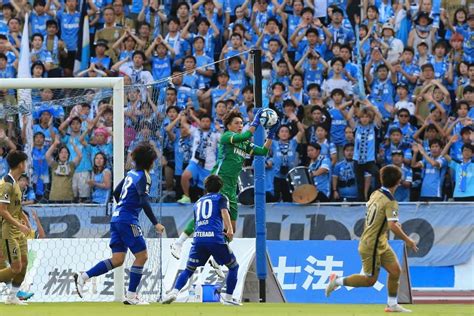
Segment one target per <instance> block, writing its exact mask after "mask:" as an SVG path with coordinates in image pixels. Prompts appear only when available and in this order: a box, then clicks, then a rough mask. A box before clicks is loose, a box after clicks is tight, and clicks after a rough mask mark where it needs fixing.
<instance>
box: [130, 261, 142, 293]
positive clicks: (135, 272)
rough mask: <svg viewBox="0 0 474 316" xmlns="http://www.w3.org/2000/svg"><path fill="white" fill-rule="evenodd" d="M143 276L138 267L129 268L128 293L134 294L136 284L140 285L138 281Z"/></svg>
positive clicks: (140, 268)
mask: <svg viewBox="0 0 474 316" xmlns="http://www.w3.org/2000/svg"><path fill="white" fill-rule="evenodd" d="M142 275H143V267H139V266H132V267H131V268H130V283H129V284H128V291H129V292H133V293H136V292H137V287H138V284H140V280H141V279H142Z"/></svg>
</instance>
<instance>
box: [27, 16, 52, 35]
mask: <svg viewBox="0 0 474 316" xmlns="http://www.w3.org/2000/svg"><path fill="white" fill-rule="evenodd" d="M29 20H30V25H31V34H35V33H40V34H41V35H43V37H46V35H47V33H46V22H47V21H49V20H52V18H51V16H50V15H48V14H43V15H38V14H37V13H36V12H35V11H31V15H30V18H29Z"/></svg>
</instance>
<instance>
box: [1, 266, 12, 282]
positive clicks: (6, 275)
mask: <svg viewBox="0 0 474 316" xmlns="http://www.w3.org/2000/svg"><path fill="white" fill-rule="evenodd" d="M13 275H14V274H13V272H12V269H11V268H10V267H8V268H6V269H3V270H0V282H5V283H10V282H11V281H12V278H13Z"/></svg>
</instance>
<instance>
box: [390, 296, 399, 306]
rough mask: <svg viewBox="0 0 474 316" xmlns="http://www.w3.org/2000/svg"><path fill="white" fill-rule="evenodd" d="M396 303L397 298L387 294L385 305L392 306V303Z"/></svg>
mask: <svg viewBox="0 0 474 316" xmlns="http://www.w3.org/2000/svg"><path fill="white" fill-rule="evenodd" d="M397 304H398V300H397V297H396V296H395V297H392V296H389V297H388V299H387V305H388V306H393V305H397Z"/></svg>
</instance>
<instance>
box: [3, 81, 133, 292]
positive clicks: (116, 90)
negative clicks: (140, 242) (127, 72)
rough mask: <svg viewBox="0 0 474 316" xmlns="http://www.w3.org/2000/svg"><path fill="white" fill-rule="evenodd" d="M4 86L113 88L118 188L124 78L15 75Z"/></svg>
mask: <svg viewBox="0 0 474 316" xmlns="http://www.w3.org/2000/svg"><path fill="white" fill-rule="evenodd" d="M0 87H1V88H2V89H43V88H50V89H95V88H111V89H113V96H112V98H113V124H114V125H113V157H114V164H113V174H114V177H113V185H114V188H115V187H116V186H117V185H118V184H119V182H120V181H121V180H122V179H123V177H124V169H125V168H124V166H125V157H124V149H125V140H124V119H125V118H124V104H125V101H124V98H125V90H124V80H123V78H15V79H0ZM123 289H124V269H123V266H122V267H120V268H116V269H115V270H114V299H115V300H116V301H123V298H124V293H123V292H124V291H123Z"/></svg>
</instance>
